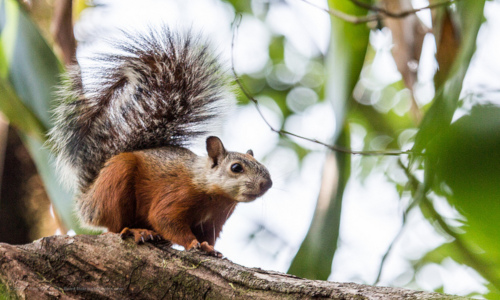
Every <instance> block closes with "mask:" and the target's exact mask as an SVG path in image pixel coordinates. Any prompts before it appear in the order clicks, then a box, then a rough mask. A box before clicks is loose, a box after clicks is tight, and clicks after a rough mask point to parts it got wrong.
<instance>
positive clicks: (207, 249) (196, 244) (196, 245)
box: [186, 240, 223, 258]
mask: <svg viewBox="0 0 500 300" xmlns="http://www.w3.org/2000/svg"><path fill="white" fill-rule="evenodd" d="M192 249H198V250H201V251H203V252H205V253H206V254H208V255H210V256H215V257H218V258H222V256H223V255H222V253H220V252H219V251H217V250H215V249H214V246H211V245H209V244H208V243H207V242H202V243H201V244H200V242H198V241H197V240H193V241H192V242H191V244H190V245H189V246H188V247H187V249H186V250H188V251H189V250H192Z"/></svg>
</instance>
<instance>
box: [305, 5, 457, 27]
mask: <svg viewBox="0 0 500 300" xmlns="http://www.w3.org/2000/svg"><path fill="white" fill-rule="evenodd" d="M301 1H303V2H305V3H307V4H309V5H311V6H314V7H316V8H318V9H321V10H322V11H325V12H327V13H329V14H330V15H332V16H334V17H336V18H339V19H342V20H344V21H346V22H349V23H353V24H362V23H368V22H373V21H378V20H382V19H385V18H395V19H397V18H404V17H407V16H409V15H411V14H414V13H417V12H419V11H421V10H425V9H433V8H437V7H440V6H446V5H450V4H451V3H453V2H455V1H458V0H448V1H443V2H437V3H434V4H429V5H427V6H425V7H421V8H415V9H410V10H405V11H401V12H391V11H388V10H386V9H384V8H382V7H378V6H375V5H370V4H368V3H364V2H362V1H359V0H351V2H352V3H354V4H355V5H357V6H359V7H362V8H365V9H367V10H370V11H373V12H375V13H374V14H371V15H367V16H361V17H358V16H353V15H349V14H346V13H344V12H341V11H338V10H335V9H328V8H323V7H321V6H319V5H316V4H315V3H312V2H309V1H308V0H301Z"/></svg>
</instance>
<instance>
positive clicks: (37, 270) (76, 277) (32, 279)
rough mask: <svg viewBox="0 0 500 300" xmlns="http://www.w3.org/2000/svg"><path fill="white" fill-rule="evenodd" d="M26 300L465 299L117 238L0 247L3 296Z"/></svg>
mask: <svg viewBox="0 0 500 300" xmlns="http://www.w3.org/2000/svg"><path fill="white" fill-rule="evenodd" d="M2 296H4V297H5V296H7V298H8V297H11V298H22V299H23V298H26V299H206V298H208V299H229V298H232V299H234V298H237V299H309V298H323V299H401V298H405V299H460V297H456V296H447V295H443V294H438V293H428V292H420V291H414V290H407V289H401V288H389V287H373V286H368V285H360V284H355V283H337V282H327V281H319V280H307V279H302V278H299V277H295V276H292V275H287V274H282V273H277V272H272V271H264V270H261V269H256V268H245V267H242V266H239V265H236V264H234V263H232V262H230V261H229V260H227V259H220V258H215V257H209V256H206V255H204V254H203V253H200V252H198V251H190V252H186V251H178V250H175V249H172V248H170V245H169V243H167V242H163V243H156V244H149V243H148V244H143V245H136V244H135V243H134V242H133V241H132V240H130V239H128V240H122V239H120V237H119V236H118V235H117V234H104V235H99V236H88V235H80V236H74V237H70V236H52V237H46V238H42V239H39V240H37V241H35V242H33V243H31V244H27V245H21V246H13V245H9V244H0V298H2Z"/></svg>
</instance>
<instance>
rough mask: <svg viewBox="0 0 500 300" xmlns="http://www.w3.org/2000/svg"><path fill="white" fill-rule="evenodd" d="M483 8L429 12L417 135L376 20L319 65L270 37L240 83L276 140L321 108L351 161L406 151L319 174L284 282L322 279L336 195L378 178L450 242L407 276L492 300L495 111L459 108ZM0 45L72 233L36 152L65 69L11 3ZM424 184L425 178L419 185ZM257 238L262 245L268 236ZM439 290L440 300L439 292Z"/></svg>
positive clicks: (279, 36)
mask: <svg viewBox="0 0 500 300" xmlns="http://www.w3.org/2000/svg"><path fill="white" fill-rule="evenodd" d="M398 1H405V0H398ZM224 2H225V3H229V4H230V5H231V6H232V7H233V8H234V11H235V12H236V13H242V14H243V16H244V18H255V19H258V20H260V21H261V22H262V23H266V22H268V17H269V15H270V11H271V10H272V9H273V8H275V7H286V6H288V5H290V3H289V2H288V1H279V0H276V1H263V0H262V1H235V0H225V1H224ZM430 2H431V3H432V2H434V3H435V2H436V1H430ZM301 3H302V4H304V3H303V2H301ZM364 3H366V4H372V2H369V1H366V2H364ZM328 4H329V6H330V7H331V8H333V9H336V10H339V11H344V12H348V13H349V14H352V15H366V14H370V13H371V14H373V12H369V11H368V10H367V9H362V8H360V7H358V6H356V5H354V4H353V2H352V1H347V0H346V1H340V0H330V1H328ZM373 4H374V5H379V4H380V2H379V1H374V3H373ZM82 5H83V6H82ZM484 5H485V1H483V0H479V1H455V3H454V4H453V5H452V6H451V7H440V8H437V9H435V10H434V13H433V16H434V20H433V28H432V29H433V35H434V38H435V41H436V45H437V47H436V48H437V53H436V60H437V64H438V69H439V71H438V72H437V73H436V74H435V76H434V81H433V82H432V83H431V84H430V85H429V86H427V89H426V90H425V89H423V90H425V93H424V94H425V95H424V96H420V98H426V99H424V100H420V103H419V107H417V109H419V110H420V112H421V113H422V114H423V116H424V117H423V120H422V122H421V123H420V124H417V123H416V121H415V118H414V117H413V116H412V113H411V112H410V107H411V101H413V100H412V99H417V98H419V97H416V93H417V92H418V89H417V88H415V87H407V86H405V83H404V81H403V80H402V78H401V76H399V77H394V78H392V77H391V78H389V77H390V76H389V75H390V74H391V71H390V69H391V68H392V64H394V63H393V60H392V61H391V60H390V59H388V57H389V58H391V59H392V57H390V56H391V52H390V48H387V47H385V48H384V47H383V46H380V45H377V43H380V40H383V39H385V38H390V31H388V28H387V27H386V26H385V24H384V20H380V21H379V22H375V23H376V24H371V23H369V24H366V23H365V24H358V25H353V24H350V23H347V22H345V21H342V20H340V19H338V18H333V17H332V18H331V36H330V38H331V40H330V44H329V48H328V50H327V52H326V53H322V52H321V51H320V50H319V49H313V50H312V51H311V53H308V54H307V53H304V52H301V51H300V50H299V49H297V48H298V47H297V45H296V44H294V43H293V42H292V41H291V39H290V37H289V36H287V35H286V34H283V33H282V32H279V31H277V30H272V29H269V31H270V32H271V40H270V43H269V49H268V56H269V59H268V62H267V63H266V64H265V66H264V67H263V69H262V70H260V71H258V72H254V73H252V74H239V75H240V76H241V80H242V81H243V82H244V84H245V86H246V87H248V90H249V91H250V93H251V94H252V95H253V96H254V97H255V98H256V99H259V101H261V100H262V101H261V103H262V105H264V106H268V107H270V108H272V109H275V110H276V112H277V114H279V115H281V116H282V123H281V128H282V129H285V130H289V128H288V127H290V123H291V122H289V121H290V120H292V119H294V118H296V117H302V116H304V115H307V114H308V113H309V112H310V110H311V109H312V108H314V107H315V106H316V105H325V104H327V105H329V106H324V107H328V108H330V109H331V110H332V111H333V114H332V115H333V116H334V117H333V118H334V119H335V120H334V122H332V123H331V124H332V125H331V127H332V128H325V131H327V132H329V133H330V136H329V137H327V138H326V139H324V140H322V141H325V142H330V143H332V144H333V143H336V144H337V145H339V146H344V147H347V148H353V149H356V150H361V149H363V150H369V151H386V150H388V149H402V150H408V149H412V150H413V151H414V154H413V155H410V157H409V159H407V156H406V155H404V156H401V158H398V157H388V156H363V157H361V158H359V157H352V159H351V156H350V155H347V154H342V153H336V154H335V156H336V163H334V164H331V165H325V169H326V170H328V168H335V170H336V172H337V174H340V175H339V176H338V178H337V179H335V182H332V181H330V182H324V185H323V187H322V189H326V190H328V191H329V193H326V194H328V195H329V198H328V199H320V200H321V201H326V202H323V203H326V204H327V205H326V206H324V207H327V210H326V211H324V210H322V209H321V208H320V207H319V206H318V209H317V211H316V212H315V216H314V219H313V221H312V225H311V227H310V229H309V233H308V234H307V236H306V238H305V240H304V242H303V243H302V245H301V247H300V249H299V250H298V252H297V254H296V257H295V259H294V260H293V262H292V265H291V267H290V272H291V273H294V274H298V275H300V276H305V277H309V278H320V279H326V278H328V276H329V274H330V272H331V265H332V263H331V262H332V260H333V259H334V255H335V251H336V249H337V241H338V239H339V222H340V216H341V215H342V210H341V207H342V205H341V204H342V197H343V193H344V188H345V186H346V184H347V183H348V182H349V180H353V179H357V180H361V181H362V180H364V179H365V178H367V177H368V175H370V174H373V173H375V172H381V173H384V174H385V175H386V176H387V181H388V182H391V183H393V185H394V189H395V190H397V191H398V192H399V194H400V196H401V199H403V198H405V197H406V196H407V195H410V196H408V198H409V200H408V203H403V201H402V203H401V205H402V206H403V219H405V216H406V214H408V213H409V211H411V210H419V211H420V212H421V213H422V214H423V215H424V217H425V218H426V219H427V220H428V222H429V223H430V224H432V225H433V226H434V227H435V229H436V231H437V232H438V233H440V234H442V235H443V236H445V237H446V238H447V241H448V242H447V243H445V244H443V245H441V246H439V247H438V248H436V249H433V250H431V251H429V252H428V253H427V254H426V255H424V256H423V257H421V258H420V259H418V260H416V261H414V270H415V272H414V273H418V272H419V270H421V269H422V268H423V267H424V266H426V265H429V264H442V263H443V261H445V260H446V259H450V258H451V259H453V260H454V261H455V262H456V263H458V264H461V265H466V266H469V267H471V268H473V269H474V270H476V271H477V272H478V273H479V274H480V275H481V276H482V277H483V278H484V279H486V280H487V281H488V283H487V287H488V289H489V290H490V294H488V295H487V296H488V297H492V298H498V297H500V293H499V291H500V271H499V270H500V257H499V254H498V253H499V251H498V250H497V249H499V248H500V245H499V242H498V236H499V234H500V226H498V225H499V224H498V223H499V221H498V220H500V202H499V200H500V185H499V184H498V178H500V161H499V157H500V156H499V155H498V153H499V152H500V136H499V132H500V130H499V128H500V121H499V120H500V109H499V108H498V106H493V105H485V104H484V103H483V102H481V101H479V100H477V101H472V104H470V103H469V104H470V105H465V104H467V103H466V101H468V100H467V99H462V100H460V97H461V92H462V85H463V80H464V78H465V75H466V73H467V69H468V66H469V63H470V62H471V58H472V55H473V54H474V51H475V47H476V39H477V33H478V31H479V28H480V26H481V24H482V22H483V21H484V17H483V9H484ZM84 6H85V2H84V1H78V3H77V5H75V11H76V12H77V13H79V12H81V10H82V9H83V7H84ZM0 33H1V43H0V109H1V110H2V112H3V113H4V114H5V115H6V116H7V117H8V118H9V120H10V122H11V124H13V125H15V126H16V127H17V128H18V129H19V130H20V131H21V132H23V133H24V137H23V140H24V142H25V143H26V145H27V146H28V149H29V150H30V152H31V154H32V156H33V157H34V159H35V162H36V165H37V168H38V171H39V172H40V173H41V175H42V177H43V179H44V182H45V184H46V186H47V189H48V191H49V195H50V197H51V199H52V201H53V204H54V206H55V207H56V210H57V212H58V213H59V215H60V216H61V217H62V218H63V220H64V223H65V224H66V226H67V227H68V228H72V229H77V228H78V226H77V224H76V223H75V221H74V220H73V217H72V216H73V214H72V213H71V212H72V209H71V202H70V201H69V199H71V195H69V194H67V193H66V192H65V191H64V190H63V189H62V188H61V187H60V186H59V185H58V182H57V180H56V176H55V173H54V170H53V168H52V166H51V165H50V164H49V153H47V150H46V149H44V148H43V147H42V144H43V142H44V140H45V133H46V130H47V129H49V128H50V127H51V124H50V119H49V110H50V108H51V100H52V98H51V93H52V91H53V90H54V86H55V85H56V84H57V81H58V79H57V78H58V74H59V72H60V71H62V69H63V68H62V66H61V64H60V63H59V61H58V60H57V58H56V57H55V55H54V54H53V52H52V50H51V47H50V46H48V45H47V43H46V42H45V40H44V39H43V38H42V36H41V35H40V33H39V31H38V29H37V27H36V26H34V25H33V23H32V22H31V21H30V19H29V18H27V15H26V13H25V11H24V10H22V9H19V6H18V4H17V2H16V1H13V0H1V1H0ZM369 41H370V44H369ZM377 41H378V42H377ZM450 45H453V46H452V47H450ZM394 68H395V66H394ZM412 93H413V94H412ZM238 97H239V99H238V100H239V101H240V102H241V103H246V104H251V103H249V101H248V99H247V98H246V97H245V96H244V95H242V94H239V95H238ZM269 99H272V101H268V100H269ZM278 110H279V111H278ZM325 113H326V112H325ZM460 114H465V115H464V116H462V117H459V116H460ZM290 131H293V130H290ZM307 137H310V138H316V137H311V136H307ZM278 147H286V148H289V149H292V150H293V151H294V152H295V153H296V155H297V158H298V159H299V160H300V161H302V160H303V159H304V158H305V157H307V155H308V154H309V153H311V152H313V151H317V150H318V149H321V150H320V151H324V150H325V149H324V148H321V147H318V145H315V144H312V143H309V142H304V141H302V140H300V139H297V138H291V137H287V136H282V137H281V139H280V142H279V145H278ZM422 172H423V174H424V176H423V177H422V176H417V174H420V173H422ZM332 180H333V179H332ZM333 187H337V188H336V189H333ZM442 203H447V205H448V206H449V208H450V210H455V211H456V212H457V215H458V216H459V217H455V218H450V217H445V216H444V214H442V212H441V211H440V210H439V209H437V205H438V204H440V205H441V204H442ZM264 226H265V225H262V226H261V227H262V230H261V231H262V232H265V229H264V228H263V227H264ZM259 228H260V227H259ZM259 230H260V229H259ZM259 232H260V231H259ZM259 235H264V234H262V233H261V234H258V235H257V236H259ZM257 236H256V237H255V239H257ZM266 236H268V237H267V239H270V237H269V236H277V235H276V234H273V235H270V234H267V235H266ZM271 238H272V237H271ZM395 242H396V243H397V239H396V240H395ZM283 244H284V245H285V244H286V241H283ZM388 253H389V252H388ZM388 253H387V254H388ZM273 255H274V256H275V255H276V253H273ZM413 283H415V282H413ZM437 290H441V291H442V287H438V288H437Z"/></svg>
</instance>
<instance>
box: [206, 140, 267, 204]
mask: <svg viewBox="0 0 500 300" xmlns="http://www.w3.org/2000/svg"><path fill="white" fill-rule="evenodd" d="M207 152H208V163H209V164H210V166H209V167H210V170H209V171H208V173H207V176H208V177H209V178H207V179H208V182H210V183H211V184H213V186H212V188H216V189H221V190H222V191H223V192H224V193H225V194H227V195H229V196H230V197H231V198H232V199H234V200H235V201H238V202H250V201H253V200H255V199H256V198H258V197H260V196H262V195H264V193H265V192H267V190H269V189H270V188H271V186H272V185H273V182H272V180H271V176H270V175H269V171H268V170H267V169H266V167H265V166H264V165H263V164H261V163H259V162H258V161H257V160H256V159H255V158H254V157H253V151H252V150H248V151H247V152H246V153H245V154H243V153H238V152H231V151H226V149H225V148H224V145H223V144H222V141H221V140H220V139H219V138H218V137H216V136H210V137H208V138H207Z"/></svg>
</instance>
